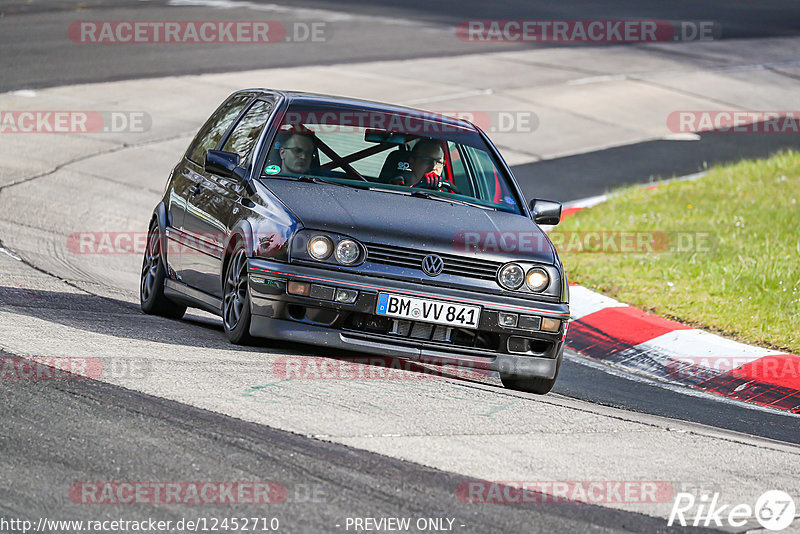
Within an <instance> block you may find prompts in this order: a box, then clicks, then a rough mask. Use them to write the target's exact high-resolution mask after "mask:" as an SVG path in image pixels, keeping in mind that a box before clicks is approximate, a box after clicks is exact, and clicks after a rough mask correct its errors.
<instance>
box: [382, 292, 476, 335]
mask: <svg viewBox="0 0 800 534" xmlns="http://www.w3.org/2000/svg"><path fill="white" fill-rule="evenodd" d="M375 313H377V314H378V315H386V316H388V317H398V318H400V319H409V320H411V321H424V322H426V323H435V324H443V325H448V326H465V327H468V328H477V327H478V321H479V320H480V318H481V308H480V306H464V305H463V304H454V303H452V302H445V301H441V300H429V299H420V298H417V297H407V296H405V295H393V294H390V293H380V294H379V295H378V309H377V310H376V311H375Z"/></svg>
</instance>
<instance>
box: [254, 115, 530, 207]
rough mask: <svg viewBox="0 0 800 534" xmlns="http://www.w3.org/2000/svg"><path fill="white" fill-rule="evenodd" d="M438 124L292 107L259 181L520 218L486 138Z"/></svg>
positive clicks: (434, 118) (430, 119)
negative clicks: (347, 189) (443, 203)
mask: <svg viewBox="0 0 800 534" xmlns="http://www.w3.org/2000/svg"><path fill="white" fill-rule="evenodd" d="M437 117H439V116H434V115H433V114H431V115H430V116H420V115H406V114H400V113H391V112H384V111H374V110H364V109H357V108H349V107H348V108H345V107H330V106H329V107H321V106H310V105H297V104H295V105H294V106H292V107H290V108H289V109H288V110H287V112H286V113H285V114H284V117H283V120H282V123H281V125H280V126H279V127H278V133H277V135H276V136H275V139H274V140H273V143H272V146H271V148H270V151H269V154H268V157H267V159H266V160H265V162H264V166H263V167H262V171H261V173H260V176H261V178H262V179H264V180H269V179H274V178H287V177H289V178H294V179H302V180H306V181H309V182H322V181H324V182H335V183H338V184H341V185H349V186H353V187H361V188H363V187H369V188H371V189H376V190H382V191H386V192H392V193H399V194H411V195H413V196H422V197H426V198H434V199H441V200H447V201H451V202H458V203H468V204H471V205H476V206H480V207H483V208H490V209H496V210H502V211H507V212H511V213H521V209H520V202H521V199H519V198H518V197H517V194H516V193H515V192H514V189H513V188H512V187H510V186H509V183H508V177H507V175H506V174H505V172H503V171H502V169H501V167H500V166H499V165H497V162H496V161H495V158H494V157H493V156H492V154H491V152H490V151H489V147H487V146H486V143H485V142H484V140H483V139H482V138H481V136H480V135H479V134H478V133H477V132H475V131H474V130H472V129H469V128H464V127H462V126H459V125H458V124H456V123H451V122H446V121H442V120H441V119H439V118H437ZM301 177H302V178H301ZM310 178H313V179H310Z"/></svg>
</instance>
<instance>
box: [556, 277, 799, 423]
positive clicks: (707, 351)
mask: <svg viewBox="0 0 800 534" xmlns="http://www.w3.org/2000/svg"><path fill="white" fill-rule="evenodd" d="M570 312H571V319H572V320H571V321H570V325H569V331H568V333H567V347H568V348H570V349H572V350H574V351H575V352H578V353H580V354H583V355H584V356H588V357H589V358H592V359H594V360H601V361H603V362H606V363H609V364H612V365H614V366H616V367H621V368H624V369H626V370H628V371H632V372H636V373H640V374H645V375H648V376H650V377H654V378H657V379H660V380H666V381H668V382H673V383H678V384H683V385H686V386H689V387H693V388H696V389H700V390H704V391H709V392H712V393H717V394H720V395H724V396H726V397H730V398H734V399H738V400H743V401H747V402H753V403H755V404H760V405H762V406H769V407H772V408H777V409H780V410H786V411H789V412H792V413H798V414H800V356H796V355H794V354H786V353H782V352H781V351H776V350H769V349H764V348H760V347H753V346H750V345H745V344H743V343H738V342H736V341H732V340H730V339H726V338H723V337H720V336H718V335H715V334H712V333H709V332H705V331H703V330H697V329H694V328H691V327H689V326H686V325H683V324H681V323H678V322H675V321H671V320H669V319H664V318H663V317H658V316H656V315H652V314H650V313H647V312H644V311H642V310H639V309H636V308H633V307H631V306H627V305H625V304H623V303H621V302H619V301H616V300H614V299H612V298H609V297H606V296H604V295H601V294H599V293H596V292H594V291H591V290H589V289H587V288H585V287H583V286H579V285H570Z"/></svg>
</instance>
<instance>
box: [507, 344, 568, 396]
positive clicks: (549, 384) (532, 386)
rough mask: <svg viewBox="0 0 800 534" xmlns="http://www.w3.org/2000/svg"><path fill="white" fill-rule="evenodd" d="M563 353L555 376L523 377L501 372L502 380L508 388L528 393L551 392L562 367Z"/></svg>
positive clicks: (559, 357)
mask: <svg viewBox="0 0 800 534" xmlns="http://www.w3.org/2000/svg"><path fill="white" fill-rule="evenodd" d="M563 357H564V355H563V354H559V355H558V362H556V374H555V375H554V376H553V378H542V377H539V376H536V377H522V376H519V375H510V374H504V373H500V382H502V383H503V386H504V387H506V388H508V389H513V390H516V391H525V392H527V393H535V394H537V395H544V394H546V393H550V390H551V389H553V386H554V385H555V384H556V379H557V378H558V371H559V370H560V369H561V359H562V358H563Z"/></svg>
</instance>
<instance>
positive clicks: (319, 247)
mask: <svg viewBox="0 0 800 534" xmlns="http://www.w3.org/2000/svg"><path fill="white" fill-rule="evenodd" d="M331 252H333V241H331V238H330V237H328V236H326V235H315V236H314V237H312V238H311V240H310V241H309V242H308V253H309V255H311V257H312V258H314V259H315V260H324V259H327V258H328V257H330V255H331Z"/></svg>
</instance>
